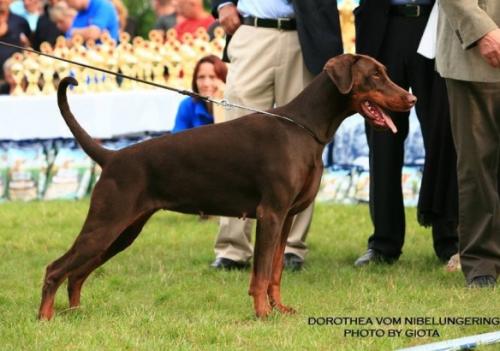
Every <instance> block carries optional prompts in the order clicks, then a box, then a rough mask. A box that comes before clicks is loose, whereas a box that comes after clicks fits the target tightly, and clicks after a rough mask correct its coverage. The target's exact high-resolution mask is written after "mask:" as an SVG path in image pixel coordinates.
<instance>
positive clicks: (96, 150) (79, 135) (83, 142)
mask: <svg viewBox="0 0 500 351" xmlns="http://www.w3.org/2000/svg"><path fill="white" fill-rule="evenodd" d="M68 85H78V82H77V81H76V79H75V78H73V77H65V78H63V79H62V80H61V82H60V83H59V87H58V88H57V105H58V106H59V110H60V111H61V114H62V116H63V118H64V121H65V122H66V124H67V125H68V127H69V129H70V130H71V133H72V134H73V135H74V137H75V139H76V140H77V141H78V143H79V144H80V146H81V147H82V149H83V150H84V151H85V152H86V153H87V155H89V156H90V157H91V158H92V159H93V160H94V161H95V162H97V163H98V164H99V165H100V166H101V167H102V166H103V165H104V164H105V163H106V161H107V160H108V158H109V156H111V154H112V153H113V151H111V150H107V149H105V148H103V147H102V146H101V145H99V144H98V143H97V142H96V141H95V140H94V139H92V137H91V136H90V135H88V134H87V132H86V131H85V130H83V128H82V127H81V126H80V125H79V124H78V122H77V121H76V119H75V116H73V113H72V112H71V110H70V108H69V104H68V98H67V96H66V89H67V88H68Z"/></svg>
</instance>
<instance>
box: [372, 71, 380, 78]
mask: <svg viewBox="0 0 500 351" xmlns="http://www.w3.org/2000/svg"><path fill="white" fill-rule="evenodd" d="M372 77H373V78H375V79H380V78H382V77H381V75H380V73H379V72H375V73H373V74H372Z"/></svg>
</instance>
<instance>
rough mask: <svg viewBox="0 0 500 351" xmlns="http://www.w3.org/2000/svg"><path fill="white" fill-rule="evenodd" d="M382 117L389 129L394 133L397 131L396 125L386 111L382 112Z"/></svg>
mask: <svg viewBox="0 0 500 351" xmlns="http://www.w3.org/2000/svg"><path fill="white" fill-rule="evenodd" d="M382 117H384V122H385V124H387V126H388V127H389V128H390V129H391V131H392V132H393V133H394V134H396V133H397V132H398V129H397V128H396V125H395V124H394V122H393V121H392V118H391V117H389V115H387V113H384V112H382Z"/></svg>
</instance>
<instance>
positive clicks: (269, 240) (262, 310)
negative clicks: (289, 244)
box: [248, 211, 283, 318]
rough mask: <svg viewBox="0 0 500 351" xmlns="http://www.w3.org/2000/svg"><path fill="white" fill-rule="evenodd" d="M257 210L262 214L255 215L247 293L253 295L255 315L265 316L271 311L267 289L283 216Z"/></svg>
mask: <svg viewBox="0 0 500 351" xmlns="http://www.w3.org/2000/svg"><path fill="white" fill-rule="evenodd" d="M259 212H261V213H263V214H262V215H258V216H257V235H256V239H255V250H254V264H253V272H252V279H251V282H250V289H249V291H248V294H249V295H251V296H252V297H253V302H254V309H255V314H256V315H257V317H258V318H265V317H266V316H267V315H269V313H271V311H272V308H271V305H270V304H269V301H268V299H267V289H268V287H269V284H270V282H271V272H272V263H273V257H274V252H275V251H276V247H277V245H278V241H279V236H280V234H281V229H282V225H283V216H279V215H278V214H276V213H274V212H270V211H259ZM259 212H258V213H259Z"/></svg>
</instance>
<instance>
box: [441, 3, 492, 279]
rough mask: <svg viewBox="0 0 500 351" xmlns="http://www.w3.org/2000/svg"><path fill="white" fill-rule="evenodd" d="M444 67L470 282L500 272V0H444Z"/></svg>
mask: <svg viewBox="0 0 500 351" xmlns="http://www.w3.org/2000/svg"><path fill="white" fill-rule="evenodd" d="M439 4H440V13H439V21H438V47H437V52H436V63H437V69H438V72H439V73H440V74H441V76H443V77H444V78H446V84H447V87H448V95H449V99H450V109H451V129H452V132H453V139H454V141H455V148H456V150H457V159H458V162H457V170H458V188H459V218H460V221H459V233H458V234H459V238H460V240H459V243H460V261H461V265H462V271H463V273H464V275H465V278H466V280H467V283H468V285H469V286H470V287H479V288H484V287H494V286H495V285H496V280H497V277H498V275H499V274H500V29H499V25H500V1H498V0H483V1H469V0H440V2H439Z"/></svg>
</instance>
